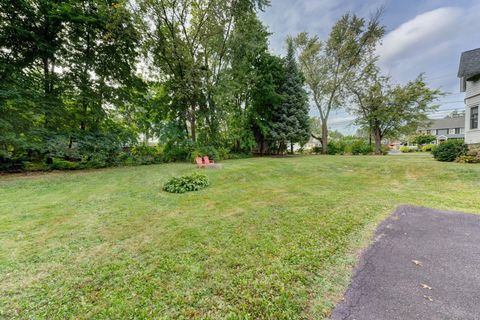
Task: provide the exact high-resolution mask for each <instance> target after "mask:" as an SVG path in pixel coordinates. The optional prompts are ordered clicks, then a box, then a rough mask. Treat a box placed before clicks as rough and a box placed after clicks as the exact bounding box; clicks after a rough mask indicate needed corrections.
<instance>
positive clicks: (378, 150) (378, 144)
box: [374, 127, 382, 155]
mask: <svg viewBox="0 0 480 320" xmlns="http://www.w3.org/2000/svg"><path fill="white" fill-rule="evenodd" d="M374 135H375V154H376V155H381V154H382V133H381V131H380V128H378V127H375V128H374Z"/></svg>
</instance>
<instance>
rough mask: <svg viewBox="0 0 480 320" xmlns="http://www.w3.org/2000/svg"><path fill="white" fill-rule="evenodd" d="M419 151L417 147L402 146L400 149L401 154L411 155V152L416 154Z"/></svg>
mask: <svg viewBox="0 0 480 320" xmlns="http://www.w3.org/2000/svg"><path fill="white" fill-rule="evenodd" d="M416 151H418V148H417V147H414V146H401V147H400V152H402V153H411V152H416Z"/></svg>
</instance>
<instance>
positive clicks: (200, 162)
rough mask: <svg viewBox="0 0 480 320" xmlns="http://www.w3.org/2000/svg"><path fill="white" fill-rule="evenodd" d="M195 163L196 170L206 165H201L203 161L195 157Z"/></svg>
mask: <svg viewBox="0 0 480 320" xmlns="http://www.w3.org/2000/svg"><path fill="white" fill-rule="evenodd" d="M195 162H196V163H197V168H205V167H206V165H205V163H203V160H202V158H201V157H196V158H195Z"/></svg>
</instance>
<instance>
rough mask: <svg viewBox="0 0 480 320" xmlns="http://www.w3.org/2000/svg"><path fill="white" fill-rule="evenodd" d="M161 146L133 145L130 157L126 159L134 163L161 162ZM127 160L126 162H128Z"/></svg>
mask: <svg viewBox="0 0 480 320" xmlns="http://www.w3.org/2000/svg"><path fill="white" fill-rule="evenodd" d="M162 155H163V148H162V147H160V146H143V145H140V146H135V147H133V148H132V150H131V158H127V159H126V160H127V161H128V162H129V163H132V162H133V163H135V164H141V165H145V164H154V163H162V162H163V161H162V160H163V158H162ZM128 162H127V164H128Z"/></svg>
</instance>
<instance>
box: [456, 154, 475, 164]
mask: <svg viewBox="0 0 480 320" xmlns="http://www.w3.org/2000/svg"><path fill="white" fill-rule="evenodd" d="M455 162H458V163H480V158H478V157H476V156H472V155H464V156H460V157H458V158H457V159H455Z"/></svg>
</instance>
